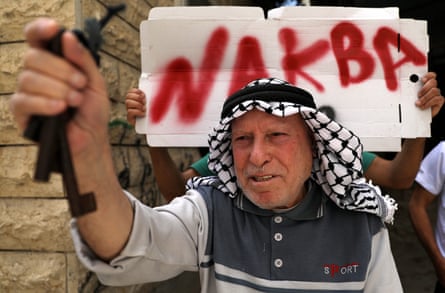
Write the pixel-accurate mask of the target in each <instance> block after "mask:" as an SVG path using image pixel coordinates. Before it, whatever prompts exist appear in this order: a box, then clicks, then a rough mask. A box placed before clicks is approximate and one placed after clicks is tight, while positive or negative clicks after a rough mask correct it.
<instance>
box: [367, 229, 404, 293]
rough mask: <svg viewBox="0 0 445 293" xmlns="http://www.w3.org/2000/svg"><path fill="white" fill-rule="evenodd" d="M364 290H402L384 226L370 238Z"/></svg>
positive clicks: (399, 292)
mask: <svg viewBox="0 0 445 293" xmlns="http://www.w3.org/2000/svg"><path fill="white" fill-rule="evenodd" d="M364 292H365V293H380V292H392V293H402V292H403V289H402V283H401V281H400V277H399V274H398V272H397V267H396V264H395V261H394V257H393V255H392V253H391V247H390V240H389V234H388V229H386V228H382V229H381V230H380V232H378V233H377V234H375V235H374V236H373V238H372V252H371V262H370V265H369V269H368V277H367V279H366V284H365V290H364Z"/></svg>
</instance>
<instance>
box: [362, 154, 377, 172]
mask: <svg viewBox="0 0 445 293" xmlns="http://www.w3.org/2000/svg"><path fill="white" fill-rule="evenodd" d="M376 157H377V155H376V154H374V153H370V152H363V153H362V167H363V173H364V172H366V170H368V168H369V166H371V163H372V161H374V159H375V158H376Z"/></svg>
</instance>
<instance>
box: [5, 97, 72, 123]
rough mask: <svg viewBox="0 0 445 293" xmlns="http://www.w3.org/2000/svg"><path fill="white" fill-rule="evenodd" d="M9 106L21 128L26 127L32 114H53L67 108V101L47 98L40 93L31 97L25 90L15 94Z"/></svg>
mask: <svg viewBox="0 0 445 293" xmlns="http://www.w3.org/2000/svg"><path fill="white" fill-rule="evenodd" d="M9 106H10V110H11V113H12V114H13V115H14V117H15V119H16V121H17V123H18V126H19V128H20V129H21V130H24V129H25V128H26V125H27V123H28V120H29V118H30V117H31V116H32V115H43V116H52V115H57V114H59V113H61V112H63V111H64V110H65V109H66V103H65V102H63V101H61V100H56V99H47V98H46V97H41V96H38V95H35V96H33V97H32V98H31V97H29V96H28V95H27V94H25V93H23V92H17V93H15V94H13V96H12V98H11V100H10V104H9Z"/></svg>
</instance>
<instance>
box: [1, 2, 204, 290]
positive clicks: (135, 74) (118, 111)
mask: <svg viewBox="0 0 445 293" xmlns="http://www.w3.org/2000/svg"><path fill="white" fill-rule="evenodd" d="M174 1H175V0H153V1H152V0H150V1H148V0H127V1H112V0H107V1H104V0H101V1H99V0H83V1H82V0H49V1H37V0H14V1H6V0H2V1H0V3H1V4H0V27H1V29H0V64H1V67H0V68H1V69H0V132H1V136H0V292H2V293H8V292H11V293H12V292H14V293H16V292H33V293H34V292H142V291H143V292H154V291H156V292H173V291H175V290H174V287H176V286H181V288H190V289H188V290H187V291H183V290H181V291H183V292H196V291H197V289H196V288H197V276H196V275H195V274H184V275H182V276H179V277H178V278H176V279H175V280H173V281H170V282H164V283H157V284H145V285H140V286H134V287H128V288H107V287H105V286H103V285H101V284H100V283H99V282H98V281H97V278H96V277H95V275H94V274H91V273H89V272H87V271H86V270H85V269H84V268H83V266H82V265H81V264H79V262H78V261H77V258H76V256H75V254H74V251H73V246H72V242H71V237H70V235H69V230H68V223H69V220H70V214H69V211H68V205H67V201H66V198H65V197H64V194H63V188H62V183H61V176H60V175H58V174H54V173H53V174H52V175H51V180H50V182H49V183H36V182H34V181H33V174H34V164H35V160H36V155H37V147H36V146H35V144H33V143H32V142H30V141H28V140H25V139H23V138H22V137H21V135H20V133H19V132H18V130H17V128H16V125H15V124H14V122H13V119H12V116H11V114H10V112H9V104H8V103H9V98H10V96H11V95H12V93H13V92H14V90H15V86H16V78H17V72H18V71H19V69H20V67H21V57H22V55H23V52H24V51H25V48H26V44H25V43H24V41H23V28H24V25H25V24H26V23H28V22H29V21H31V20H33V19H35V18H36V17H40V16H49V17H53V18H55V19H57V20H58V21H59V22H60V23H62V24H63V25H64V26H65V27H67V28H73V27H82V24H83V19H84V18H86V17H91V16H92V17H101V16H102V15H104V13H105V11H106V9H105V6H104V5H109V4H118V3H121V2H125V3H126V4H127V9H126V10H125V11H124V12H122V13H120V14H119V16H118V17H115V18H113V19H111V21H110V22H109V23H108V24H107V26H106V27H105V29H104V30H103V36H104V44H103V46H102V50H101V52H100V56H101V71H102V72H103V73H104V75H105V76H106V80H107V83H108V89H109V94H110V100H111V101H112V115H111V121H110V123H109V130H110V137H111V143H112V144H113V153H114V160H115V166H116V172H117V173H118V175H119V178H120V181H121V184H122V185H123V186H124V187H125V188H126V189H128V190H130V191H131V192H133V193H134V194H135V195H137V196H138V197H140V198H141V200H143V201H144V202H145V203H146V204H149V205H151V206H155V205H159V204H161V203H162V202H163V198H162V196H161V194H160V193H159V190H158V189H157V186H156V183H155V180H154V177H153V172H152V167H151V160H150V157H149V154H148V151H147V146H146V141H145V137H143V136H141V135H137V134H135V131H134V129H133V128H131V127H130V126H129V125H128V124H127V123H126V118H125V117H126V116H125V115H126V113H125V104H124V97H125V94H126V92H127V90H128V89H129V88H131V87H135V86H137V82H138V78H139V73H140V50H139V48H140V44H139V24H140V22H141V21H142V20H144V19H146V18H147V16H148V12H149V10H150V8H152V7H154V6H170V5H174V4H175V2H174ZM176 4H180V3H179V2H177V3H176ZM171 154H172V156H173V158H174V160H175V161H176V162H177V164H178V166H179V167H180V168H183V167H185V166H188V165H189V164H190V163H191V162H193V161H195V160H196V159H198V158H199V152H198V151H197V150H196V149H171Z"/></svg>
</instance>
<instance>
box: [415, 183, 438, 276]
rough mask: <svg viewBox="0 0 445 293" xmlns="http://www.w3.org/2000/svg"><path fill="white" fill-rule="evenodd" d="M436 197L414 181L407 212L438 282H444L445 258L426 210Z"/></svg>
mask: <svg viewBox="0 0 445 293" xmlns="http://www.w3.org/2000/svg"><path fill="white" fill-rule="evenodd" d="M436 199H437V196H436V195H434V194H432V193H430V192H429V191H427V190H426V189H425V188H423V187H422V186H421V185H420V184H418V183H415V186H414V190H413V193H412V195H411V198H410V201H409V213H410V218H411V222H412V224H413V228H414V231H415V232H416V234H417V237H418V238H419V240H420V242H421V243H422V245H423V247H424V248H425V250H426V252H427V253H428V255H429V257H430V259H431V262H432V263H433V265H434V267H435V269H436V274H437V277H438V279H439V281H440V283H441V284H445V258H444V257H443V256H442V254H441V253H440V250H439V247H438V246H437V243H436V239H435V236H434V228H433V224H432V223H431V219H430V217H429V216H428V210H427V208H428V206H430V204H431V203H433V201H434V200H436Z"/></svg>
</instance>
